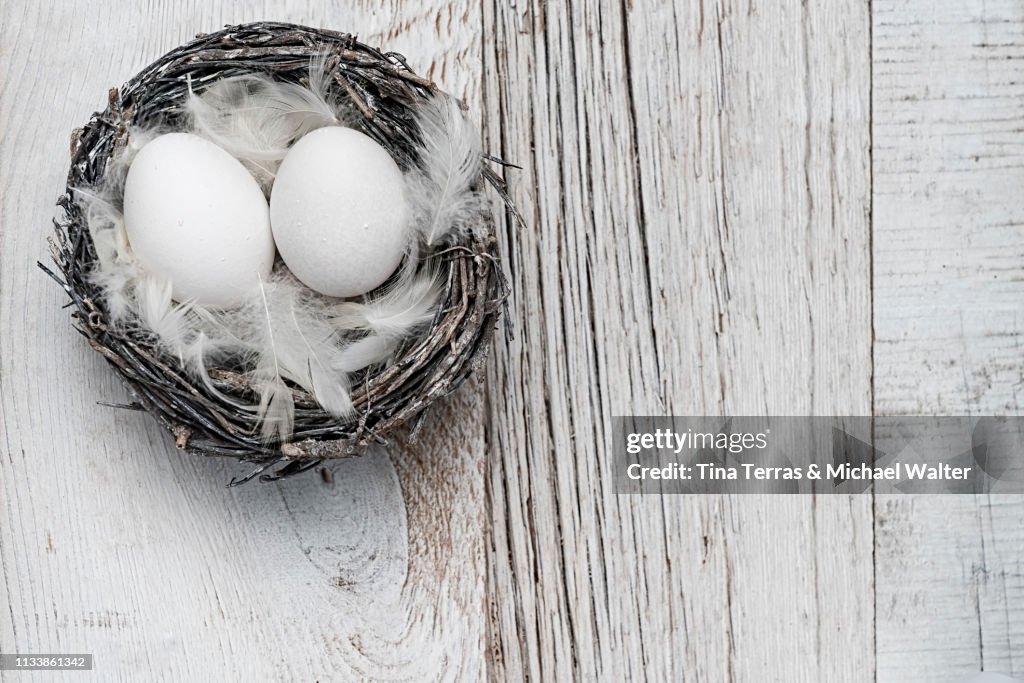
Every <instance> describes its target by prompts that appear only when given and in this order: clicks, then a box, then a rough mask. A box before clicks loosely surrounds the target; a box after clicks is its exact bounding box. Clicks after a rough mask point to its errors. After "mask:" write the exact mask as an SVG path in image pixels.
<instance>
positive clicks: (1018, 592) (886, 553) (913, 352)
mask: <svg viewBox="0 0 1024 683" xmlns="http://www.w3.org/2000/svg"><path fill="white" fill-rule="evenodd" d="M872 7H873V29H874V64H875V68H874V119H873V121H874V126H873V133H874V134H873V138H874V200H875V201H874V260H875V277H874V292H875V335H876V345H875V409H876V412H877V413H879V414H915V413H923V414H939V415H941V414H971V415H984V414H1019V413H1020V412H1021V410H1024V405H1022V403H1021V395H1022V389H1024V362H1022V358H1024V349H1022V345H1021V339H1022V337H1024V199H1022V189H1024V154H1022V152H1024V132H1022V130H1024V66H1022V64H1024V61H1022V60H1024V5H1022V4H1021V3H1020V2H1019V1H1017V0H986V2H966V3H965V2H953V1H947V0H940V1H929V2H892V1H890V0H876V1H875V2H874V3H873V4H872ZM967 446H969V444H965V450H966V447H967ZM876 516H877V523H876V557H877V569H876V585H877V596H876V603H877V635H878V655H877V656H878V680H879V681H886V682H887V681H893V682H896V681H908V680H922V681H923V680H927V681H935V682H942V681H957V680H960V679H961V678H963V677H964V676H966V675H967V674H969V673H972V672H977V671H980V670H981V669H984V670H985V671H989V672H997V673H1004V674H1016V675H1017V676H1021V675H1022V674H1024V497H1021V496H1006V495H1003V496H989V497H977V498H976V497H969V496H950V497H915V498H904V497H900V498H889V497H885V498H881V497H880V498H879V500H878V501H877V507H876Z"/></svg>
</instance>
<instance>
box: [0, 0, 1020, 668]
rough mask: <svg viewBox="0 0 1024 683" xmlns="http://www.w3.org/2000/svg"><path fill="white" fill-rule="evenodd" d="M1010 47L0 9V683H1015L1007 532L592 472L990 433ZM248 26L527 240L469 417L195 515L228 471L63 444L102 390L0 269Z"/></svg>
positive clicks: (95, 370) (110, 393)
mask: <svg viewBox="0 0 1024 683" xmlns="http://www.w3.org/2000/svg"><path fill="white" fill-rule="evenodd" d="M1022 11H1024V10H1022V8H1021V6H1020V5H1019V3H1018V2H1017V0H986V2H985V3H970V2H969V3H954V2H950V1H947V0H942V1H941V2H931V3H924V2H911V3H904V2H891V1H889V0H876V1H875V2H874V3H872V4H871V14H869V7H868V4H867V3H852V2H851V3H812V2H808V3H802V2H797V1H796V0H777V1H775V2H771V3H768V4H764V3H754V4H749V5H743V6H740V5H739V4H737V3H734V2H731V1H724V0H723V1H721V2H717V1H715V0H701V1H699V2H695V3H682V2H677V3H669V4H666V3H658V2H654V1H653V0H644V1H637V2H633V3H623V4H621V5H614V4H607V3H606V4H603V5H599V4H594V3H572V4H571V5H570V6H563V5H561V4H556V3H542V2H540V1H539V0H536V1H534V2H517V3H511V4H509V3H492V2H481V3H470V2H461V1H460V2H456V3H454V4H451V3H447V2H440V1H434V0H432V1H431V2H428V3H425V4H424V3H411V2H400V1H399V0H388V1H387V2H385V3H383V4H377V3H371V2H365V1H364V0H357V2H354V3H342V4H341V5H340V6H329V5H328V4H327V3H324V4H323V5H319V4H316V3H310V2H301V3H285V2H281V1H280V0H268V1H267V2H263V3H258V2H251V1H249V2H235V3H219V2H214V3H198V2H185V3H157V4H155V5H150V6H148V7H136V6H131V5H125V4H123V3H112V2H110V3H107V2H93V3H85V2H71V3H63V4H60V5H56V6H54V5H45V4H44V5H39V6H34V5H30V4H27V3H18V4H17V5H16V4H15V3H11V2H8V3H5V4H3V5H0V54H2V55H3V57H4V60H3V61H4V64H5V65H6V66H7V71H6V72H5V74H4V76H3V77H2V80H0V574H2V577H3V581H0V609H3V610H4V611H3V613H2V616H0V650H3V651H9V650H12V649H23V650H31V651H36V652H39V651H44V650H56V651H68V650H79V651H91V652H94V653H95V654H96V656H97V670H96V672H94V674H93V675H92V676H84V675H81V674H74V675H68V676H67V677H65V678H66V680H90V679H91V680H104V681H106V680H137V679H140V678H142V679H163V680H205V679H225V680H235V679H240V680H260V679H283V680H289V679H297V680H313V679H317V678H318V679H319V680H360V679H362V680H380V679H386V680H470V681H472V680H481V679H483V678H489V679H490V680H495V681H504V680H511V681H517V680H522V679H523V678H524V677H527V676H528V677H529V678H530V680H569V679H572V678H573V677H575V678H577V679H579V680H644V679H648V680H711V681H717V680H740V681H754V680H757V681H865V680H873V679H875V678H876V674H877V679H878V680H880V681H906V680H930V681H932V680H934V681H944V680H956V679H957V677H959V676H961V675H963V674H966V673H968V672H971V671H977V670H979V669H980V667H981V666H982V664H984V666H985V668H986V670H990V671H1003V672H1013V673H1016V674H1017V675H1018V676H1019V675H1020V674H1021V666H1022V660H1024V657H1022V655H1021V653H1022V652H1024V579H1022V577H1024V527H1022V523H1024V522H1022V520H1024V509H1022V508H1024V505H1022V502H1021V500H1020V499H1019V498H1015V497H1005V496H1004V497H992V498H991V499H982V500H975V499H973V498H966V497H956V498H953V499H936V498H924V497H918V498H899V499H895V498H892V499H885V500H883V499H879V500H878V501H875V504H874V505H873V502H872V500H871V499H870V498H869V497H867V496H860V497H845V496H844V497H839V496H834V497H820V498H810V497H800V498H785V497H753V496H745V497H739V496H737V497H717V498H714V497H706V498H686V497H665V498H655V497H639V496H632V497H629V496H616V495H615V494H614V493H613V492H612V490H611V488H610V486H611V484H610V482H611V477H610V467H611V453H610V452H609V449H608V440H609V437H610V434H609V425H610V422H609V420H610V417H611V416H612V415H614V414H617V413H642V412H649V413H656V414H669V413H679V414H687V413H690V414H705V413H709V414H714V413H719V412H721V413H733V414H741V413H754V414H757V413H769V414H785V413H789V414H867V413H869V412H870V411H871V410H872V409H874V410H876V411H877V412H880V413H915V412H927V413H942V412H953V413H955V412H964V411H970V412H974V413H979V412H992V411H995V412H1017V411H1019V410H1020V406H1019V399H1018V398H1017V396H1018V395H1019V393H1020V389H1021V385H1022V371H1021V367H1022V364H1021V362H1020V351H1021V348H1020V343H1019V339H1020V333H1021V330H1020V321H1021V320H1022V319H1024V315H1022V313H1024V311H1022V308H1021V306H1022V304H1021V302H1022V301H1024V299H1022V297H1021V294H1022V292H1021V287H1022V285H1021V284H1020V283H1021V282H1024V278H1021V277H1020V276H1021V273H1020V270H1021V267H1022V266H1021V263H1022V259H1021V256H1022V254H1021V247H1020V245H1021V244H1024V240H1022V239H1021V238H1022V237H1024V234H1022V232H1024V227H1022V226H1024V215H1022V213H1024V208H1022V207H1024V205H1022V203H1021V200H1020V199H1019V196H1020V191H1019V190H1020V188H1021V185H1022V183H1021V181H1022V180H1024V178H1022V173H1024V171H1022V163H1021V154H1020V152H1021V144H1020V143H1021V139H1022V135H1021V132H1020V128H1021V121H1022V120H1024V113H1022V110H1024V99H1022V98H1024V89H1022V86H1021V78H1020V74H1021V67H1020V63H1021V59H1022V58H1024V52H1022V51H1024V46H1022V43H1021V35H1022V26H1024V22H1022V18H1021V13H1022ZM256 18H273V19H284V20H292V21H297V22H300V23H311V24H320V25H325V26H330V27H333V28H339V29H343V30H344V29H358V32H359V33H360V34H361V37H362V38H364V39H365V40H367V41H368V42H380V43H385V44H386V45H387V46H388V47H389V48H393V49H397V50H398V51H400V52H403V53H405V54H406V55H407V56H408V57H409V58H410V61H411V62H412V63H413V64H414V65H417V66H421V67H422V69H421V70H424V71H426V72H427V73H428V74H429V75H431V76H432V77H433V78H435V79H437V80H439V81H440V83H441V84H442V85H443V86H444V87H446V88H447V89H448V90H450V91H453V92H455V93H457V94H459V95H460V96H463V97H465V98H466V100H467V101H468V102H469V104H470V108H471V111H473V112H474V114H475V113H477V112H481V113H482V114H483V115H484V116H483V118H484V120H485V124H486V126H485V135H486V137H487V139H488V141H489V147H490V148H491V149H492V151H494V152H495V153H497V154H499V155H501V156H503V157H505V158H507V159H510V160H512V161H515V162H518V163H520V164H521V165H522V166H523V167H524V168H523V169H522V170H521V171H510V173H509V175H510V179H511V180H512V181H513V191H514V195H515V198H516V201H517V203H518V204H519V205H520V206H521V207H522V208H523V211H524V214H525V216H526V219H527V221H528V226H527V227H526V228H524V229H516V228H511V227H509V226H506V228H505V231H504V237H503V240H504V244H503V248H504V249H505V253H506V254H508V255H509V263H508V268H509V271H510V272H511V274H512V279H513V284H514V286H515V288H516V295H515V300H514V311H515V315H516V318H517V338H516V340H515V341H514V342H512V343H511V344H509V345H507V346H506V345H504V344H502V343H499V344H498V345H497V348H496V359H495V362H494V363H492V365H491V367H490V369H489V376H488V379H489V382H488V385H487V386H486V388H482V387H481V386H479V385H477V384H475V383H473V386H471V387H469V388H467V389H465V390H463V391H462V392H461V393H460V394H459V395H458V396H457V397H456V398H455V399H454V400H453V401H452V403H451V405H448V406H445V407H443V408H442V409H441V411H440V412H439V414H437V415H435V416H434V418H435V419H434V421H433V422H434V425H435V426H434V427H433V428H428V429H427V431H426V432H425V433H424V435H423V439H422V441H421V442H420V443H418V444H414V445H408V446H405V445H402V444H396V445H395V447H394V448H393V450H392V452H391V453H390V457H387V456H386V455H383V454H382V455H377V456H373V457H370V458H367V459H364V460H360V461H356V462H350V463H341V464H339V465H337V466H336V467H335V469H334V479H333V483H328V482H326V481H325V480H323V479H321V478H319V477H317V476H310V477H306V478H303V479H296V480H293V481H290V482H286V483H283V484H275V485H253V486H249V487H245V488H242V489H235V490H224V489H223V488H222V484H223V483H224V482H226V481H227V480H228V479H229V478H230V477H231V476H232V475H233V474H236V473H238V472H239V471H240V470H239V469H238V468H237V467H236V466H234V465H232V464H230V463H226V462H221V461H205V460H199V459H195V458H184V457H182V456H181V454H179V453H178V452H177V451H175V450H174V449H173V448H172V447H171V446H170V445H169V444H168V443H167V440H166V438H165V437H164V435H163V434H162V432H160V431H159V430H158V429H157V428H156V427H155V426H154V425H153V424H152V423H151V422H150V421H149V420H148V419H147V418H146V417H144V416H142V415H136V414H133V413H127V414H126V413H121V412H117V411H113V410H110V409H106V408H100V407H97V406H96V405H95V403H94V401H95V400H98V399H106V400H113V401H117V400H119V399H122V398H123V397H124V393H123V390H122V389H121V388H120V386H119V385H118V384H117V382H116V380H115V379H114V377H113V376H112V374H111V373H110V372H109V371H108V369H107V368H106V367H105V365H104V364H103V362H102V360H101V359H100V358H99V357H98V356H97V355H96V354H94V353H92V352H91V351H90V350H88V349H87V348H85V346H84V345H83V344H82V343H81V341H80V340H79V339H77V338H76V335H74V334H73V333H72V331H71V329H70V326H69V324H68V319H67V315H66V311H61V310H59V305H60V303H62V296H61V293H60V292H59V290H58V289H57V288H56V287H55V286H53V285H52V284H51V283H49V282H48V281H47V280H46V279H45V278H44V277H43V276H42V275H41V274H40V273H37V272H36V270H35V268H34V265H33V264H34V261H35V260H36V259H38V258H44V257H45V252H44V242H43V236H44V235H45V234H46V232H47V226H48V220H49V217H50V216H51V215H53V213H54V212H53V210H52V202H53V200H54V198H55V196H56V194H57V193H58V192H59V191H60V188H61V186H62V182H61V181H62V178H63V175H64V173H65V172H66V163H67V162H66V154H67V152H66V146H67V135H68V133H69V132H70V130H71V129H72V128H73V127H74V126H77V125H80V124H81V123H82V122H83V121H84V120H85V119H86V118H87V116H88V114H89V113H90V112H91V111H92V110H93V109H96V108H100V107H102V106H103V102H104V93H105V91H106V88H107V87H109V86H110V85H113V84H116V83H118V82H120V81H123V80H124V79H126V78H127V77H128V76H130V75H131V74H132V73H134V72H135V71H137V70H138V69H139V68H140V67H141V66H143V65H144V64H146V63H148V62H149V61H151V60H152V59H153V58H155V57H156V56H158V55H159V54H161V53H162V52H164V51H165V50H167V49H169V48H170V47H172V46H174V45H177V44H179V43H181V42H183V41H184V40H186V39H188V38H189V37H190V35H191V34H193V33H195V32H196V31H200V30H213V29H215V28H218V27H219V26H221V25H223V24H226V23H234V22H238V21H244V20H251V19H256ZM481 54H482V56H483V64H482V65H481V64H480V56H481ZM872 54H873V61H874V66H873V70H874V74H873V79H872V78H871V77H872ZM427 65H430V66H429V68H427ZM872 93H873V100H872ZM872 103H873V112H874V113H873V116H874V123H873V127H871V128H870V129H869V123H870V120H869V119H870V116H871V111H870V110H871V108H872V107H871V106H870V105H871V104H872ZM872 139H873V141H874V147H873V149H872V148H871V147H870V145H871V141H872ZM872 158H873V167H872V165H871V161H870V160H871V159H872ZM872 171H873V177H872ZM872 184H873V185H872ZM872 186H873V200H874V227H873V233H872V227H871V225H870V223H869V219H870V208H871V199H872ZM872 245H873V254H872ZM872 255H873V259H874V263H873V265H872ZM872 267H873V268H874V278H873V279H872V277H871V273H872ZM872 296H873V297H874V300H873V310H874V317H873V318H872ZM936 302H939V303H938V305H937V304H936ZM872 327H873V328H874V337H873V336H872ZM873 339H875V340H876V341H875V345H874V348H872V340H873ZM872 361H874V363H873V365H872ZM872 367H874V383H873V384H872ZM55 406H59V409H55ZM403 501H404V504H403ZM873 558H874V559H873ZM873 562H874V563H873ZM876 619H877V633H876V630H875V620H876ZM52 678H53V677H52V676H48V675H47V676H43V675H39V676H25V675H17V676H14V675H7V674H0V680H5V681H6V680H52Z"/></svg>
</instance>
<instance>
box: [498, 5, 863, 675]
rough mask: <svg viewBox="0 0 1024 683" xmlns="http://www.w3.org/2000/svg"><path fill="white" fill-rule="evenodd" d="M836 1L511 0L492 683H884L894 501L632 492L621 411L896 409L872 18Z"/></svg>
mask: <svg viewBox="0 0 1024 683" xmlns="http://www.w3.org/2000/svg"><path fill="white" fill-rule="evenodd" d="M820 5H821V6H819V4H816V3H807V4H801V3H798V2H773V3H769V5H767V6H761V5H758V7H757V8H756V9H755V8H754V7H753V6H751V7H749V8H748V7H745V6H744V7H738V6H736V5H735V4H733V3H715V2H702V3H695V4H692V5H687V4H684V3H675V4H674V5H672V4H669V5H666V4H663V3H655V2H635V3H632V4H626V6H625V7H623V8H616V9H613V10H608V9H606V8H598V7H595V6H592V5H588V4H586V3H583V4H579V5H573V6H572V7H565V6H562V5H556V4H549V3H541V2H527V3H516V4H515V5H505V4H503V3H496V4H495V5H494V7H493V8H492V7H490V6H489V5H488V6H486V9H487V13H486V14H485V22H486V24H485V26H486V29H485V35H486V36H487V40H486V44H485V53H484V54H485V71H486V72H489V73H496V74H498V75H499V76H500V78H497V79H493V80H488V82H487V83H486V86H487V90H486V93H485V100H486V103H487V116H486V117H485V120H486V121H488V123H489V126H488V134H489V138H490V140H491V141H492V147H497V146H498V145H500V150H501V154H502V155H503V156H504V157H505V158H507V159H510V160H512V161H515V162H517V163H519V164H521V165H522V166H523V170H522V171H521V172H516V173H515V174H514V175H513V177H514V178H515V181H516V185H515V188H516V193H515V198H516V200H517V203H518V204H519V205H520V206H521V207H522V208H523V211H524V214H525V216H526V218H527V222H528V227H527V228H525V229H522V230H517V229H514V228H509V229H508V231H507V233H506V236H505V239H506V242H505V245H504V247H505V253H507V254H509V258H510V264H509V268H510V270H511V272H512V274H513V280H514V288H515V292H516V298H515V313H516V317H517V320H518V321H519V327H518V338H517V340H516V341H515V342H514V343H513V344H511V345H510V346H508V347H507V348H506V347H499V348H498V352H497V356H498V358H497V363H496V364H495V366H494V369H493V372H492V374H491V378H490V381H491V385H492V386H495V387H500V388H501V390H499V391H494V392H491V393H490V394H489V398H490V399H491V418H490V428H489V430H488V432H487V439H488V443H489V447H490V449H491V450H492V451H493V457H494V461H493V465H492V467H491V471H490V477H489V484H490V507H491V515H492V523H491V533H492V539H491V562H490V577H489V579H490V590H489V593H490V596H491V604H492V607H491V609H492V615H493V616H492V620H493V624H492V628H493V631H492V635H491V638H492V642H493V648H494V657H495V668H494V670H493V675H492V677H493V679H494V680H522V679H523V678H528V679H529V680H570V679H575V680H655V681H660V680H684V679H685V680H691V679H692V680H702V679H706V680H829V681H842V680H850V681H862V680H868V679H870V678H871V677H872V676H873V672H874V662H873V657H872V650H873V630H872V618H873V614H872V607H871V605H870V604H869V602H868V601H867V600H865V596H870V595H872V575H871V574H872V567H871V547H872V519H871V503H870V499H868V498H847V497H838V496H837V497H825V498H821V499H815V498H800V499H787V498H783V497H777V498H771V499H768V498H756V497H735V498H713V497H709V498H702V499H694V498H684V497H672V496H669V497H665V498H660V499H659V498H654V497H627V496H616V495H615V494H614V492H613V491H612V490H610V486H611V484H610V481H611V452H610V450H609V448H608V442H609V439H610V419H611V417H612V416H613V415H616V414H666V413H668V414H684V415H685V414H697V415H700V414H730V413H731V414H745V413H754V414H762V413H764V414H836V413H839V414H844V413H847V414H866V413H867V412H868V411H870V408H871V406H870V338H871V335H870V326H871V318H870V297H869V294H870V281H869V277H868V273H869V272H870V270H869V261H868V259H869V246H868V245H869V236H868V204H869V198H870V194H869V161H868V137H869V136H868V133H869V130H868V109H869V105H868V103H869V100H868V97H869V80H868V75H869V67H870V65H869V50H868V31H869V20H868V14H867V10H866V7H863V6H857V5H856V4H855V3H844V4H843V5H842V6H836V5H834V4H832V3H828V4H827V6H825V5H826V4H824V3H822V4H820ZM597 36H600V39H597ZM492 122H496V123H493V125H492Z"/></svg>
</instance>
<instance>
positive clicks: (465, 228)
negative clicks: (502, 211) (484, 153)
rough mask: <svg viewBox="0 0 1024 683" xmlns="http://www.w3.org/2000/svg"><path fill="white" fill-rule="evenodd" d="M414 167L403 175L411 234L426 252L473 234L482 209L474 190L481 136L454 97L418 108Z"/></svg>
mask: <svg viewBox="0 0 1024 683" xmlns="http://www.w3.org/2000/svg"><path fill="white" fill-rule="evenodd" d="M416 123H417V127H418V129H419V132H420V142H419V149H418V150H417V151H418V155H417V157H418V159H419V166H418V168H416V169H414V170H413V171H411V172H410V173H408V174H407V176H406V187H407V189H408V191H409V197H410V200H411V202H412V205H413V212H414V217H415V218H414V220H415V224H416V230H417V232H418V234H419V238H420V240H422V242H423V243H424V244H425V245H427V246H428V247H431V246H434V245H437V244H441V243H444V242H445V241H447V240H449V239H452V238H460V237H463V236H465V235H466V234H467V233H469V232H472V231H473V230H475V229H477V228H478V227H479V226H480V225H481V223H482V221H481V220H480V219H481V216H482V213H483V211H484V204H483V200H482V197H481V193H480V192H478V191H477V190H476V189H475V188H476V186H477V185H479V179H480V173H481V163H482V157H481V152H480V136H479V134H478V133H477V130H476V127H475V126H473V124H472V123H471V122H470V121H469V119H467V118H466V116H465V114H463V112H462V109H461V108H460V107H459V104H458V102H457V101H456V100H454V99H453V98H451V97H449V96H447V95H443V94H437V95H434V96H433V97H432V98H431V99H429V100H427V101H426V102H425V103H424V104H422V105H421V106H420V107H419V110H418V111H417V113H416Z"/></svg>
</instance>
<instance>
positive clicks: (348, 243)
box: [270, 126, 411, 297]
mask: <svg viewBox="0 0 1024 683" xmlns="http://www.w3.org/2000/svg"><path fill="white" fill-rule="evenodd" d="M410 216H411V211H410V209H409V205H408V202H407V200H406V196H405V188H404V183H403V180H402V171H401V170H400V169H399V168H398V165H397V164H396V163H395V161H394V160H393V159H392V158H391V156H390V155H389V154H388V153H387V151H386V150H385V149H384V148H383V147H381V146H380V145H379V144H377V143H376V142H374V141H373V140H372V139H370V138H369V137H367V136H366V135H364V134H363V133H360V132H359V131H357V130H353V129H351V128H342V127H339V126H332V127H328V128H320V129H318V130H315V131H313V132H311V133H309V134H308V135H306V136H304V137H303V138H301V139H300V140H299V141H298V142H296V143H295V144H294V145H293V146H292V148H291V149H290V150H289V151H288V155H287V156H286V157H285V158H284V161H282V162H281V167H280V168H279V169H278V171H277V177H276V178H275V180H274V188H273V190H272V191H271V194H270V225H271V229H272V230H273V233H274V241H275V242H276V243H277V250H278V252H279V253H280V254H281V258H282V259H284V262H285V263H286V264H287V265H288V267H289V268H290V269H291V271H292V273H294V274H295V276H296V277H297V278H299V280H301V281H302V282H303V283H304V284H305V285H306V286H307V287H309V288H310V289H314V290H316V291H318V292H320V293H321V294H326V295H328V296H337V297H346V296H355V295H357V294H364V293H365V292H368V291H370V290H371V289H373V288H374V287H377V286H378V285H380V284H382V283H383V282H384V281H385V280H387V278H388V276H389V275H391V274H392V273H393V272H394V271H395V269H396V268H397V267H398V265H399V263H400V262H401V260H402V255H403V254H404V252H405V248H406V245H407V244H408V241H409V220H410Z"/></svg>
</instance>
